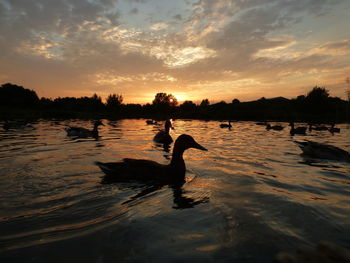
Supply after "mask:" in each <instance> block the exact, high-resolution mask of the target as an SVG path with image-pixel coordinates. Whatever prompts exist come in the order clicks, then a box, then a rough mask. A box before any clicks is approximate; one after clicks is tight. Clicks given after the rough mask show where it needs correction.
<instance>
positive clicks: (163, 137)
mask: <svg viewBox="0 0 350 263" xmlns="http://www.w3.org/2000/svg"><path fill="white" fill-rule="evenodd" d="M170 128H173V126H172V125H171V122H170V120H166V121H165V125H164V130H161V131H159V132H158V133H157V134H156V135H155V136H154V138H153V140H154V141H155V142H157V143H163V144H170V143H172V142H173V138H171V136H170V134H169V131H170Z"/></svg>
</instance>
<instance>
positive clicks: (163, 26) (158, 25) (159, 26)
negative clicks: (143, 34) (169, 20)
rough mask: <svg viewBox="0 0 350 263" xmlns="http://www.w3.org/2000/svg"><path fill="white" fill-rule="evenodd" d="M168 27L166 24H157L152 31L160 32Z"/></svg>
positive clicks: (152, 27)
mask: <svg viewBox="0 0 350 263" xmlns="http://www.w3.org/2000/svg"><path fill="white" fill-rule="evenodd" d="M167 27H168V24H166V23H156V24H153V25H152V26H151V27H150V29H151V30H154V31H159V30H164V29H166V28H167Z"/></svg>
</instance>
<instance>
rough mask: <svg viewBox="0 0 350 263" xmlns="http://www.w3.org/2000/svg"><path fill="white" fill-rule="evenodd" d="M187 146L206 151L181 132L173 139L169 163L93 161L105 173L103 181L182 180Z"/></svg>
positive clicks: (165, 181) (140, 160)
mask: <svg viewBox="0 0 350 263" xmlns="http://www.w3.org/2000/svg"><path fill="white" fill-rule="evenodd" d="M189 148H195V149H199V150H202V151H207V149H206V148H204V147H203V146H201V145H200V144H198V143H197V142H196V141H195V140H194V139H193V137H192V136H190V135H187V134H182V135H180V136H179V137H178V138H177V139H176V141H175V145H174V149H173V154H172V158H171V161H170V164H167V165H164V164H160V163H157V162H155V161H151V160H142V159H123V160H122V161H121V162H114V163H102V162H95V164H96V165H97V166H99V167H100V169H101V170H102V171H103V172H104V173H105V174H106V176H105V182H123V181H124V182H125V181H129V180H138V181H148V182H149V181H153V182H159V183H171V182H183V181H184V180H185V173H186V165H185V161H184V159H183V153H184V151H185V150H187V149H189Z"/></svg>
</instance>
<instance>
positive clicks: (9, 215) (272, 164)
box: [0, 119, 350, 263]
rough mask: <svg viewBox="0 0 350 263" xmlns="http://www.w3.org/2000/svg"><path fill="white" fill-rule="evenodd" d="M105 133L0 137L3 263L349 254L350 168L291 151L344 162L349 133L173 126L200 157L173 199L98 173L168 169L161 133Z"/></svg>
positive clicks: (56, 123)
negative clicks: (307, 248) (133, 162)
mask: <svg viewBox="0 0 350 263" xmlns="http://www.w3.org/2000/svg"><path fill="white" fill-rule="evenodd" d="M102 121H103V123H104V125H105V126H100V128H99V131H100V133H99V134H100V137H99V138H98V139H97V140H96V139H88V138H87V139H72V138H69V137H67V135H66V132H65V130H64V128H65V127H67V126H68V125H75V126H82V127H87V128H90V127H92V122H91V121H86V120H39V121H36V122H33V123H31V126H29V127H22V128H17V129H12V130H8V131H5V130H1V131H0V139H1V140H0V167H1V170H0V180H1V184H0V205H1V210H0V233H1V237H0V260H1V262H97V263H102V262H201V263H203V262H271V260H272V258H273V257H274V255H275V254H276V253H278V252H279V251H293V250H295V249H297V248H298V247H300V246H304V245H312V244H314V243H317V242H319V241H320V240H328V241H331V242H334V243H336V244H338V245H341V246H345V247H349V245H350V164H348V163H343V162H337V161H329V160H310V159H308V158H306V157H305V156H302V155H301V150H300V148H299V147H298V146H297V145H296V144H295V143H294V142H293V141H294V140H299V141H303V140H306V139H307V140H313V141H317V142H322V143H327V144H332V145H335V146H338V147H340V148H342V149H345V150H347V151H349V150H350V140H349V139H350V125H349V124H339V125H337V127H339V128H341V132H340V133H336V134H331V133H330V132H328V131H312V132H310V133H308V134H307V135H306V136H300V135H299V136H297V135H296V136H291V135H290V134H289V127H288V124H287V123H279V124H281V125H282V126H284V127H285V128H284V130H282V131H267V130H266V129H265V127H264V126H259V125H256V124H255V123H254V122H234V123H233V128H232V129H227V128H225V129H221V128H220V127H219V124H220V122H218V121H199V120H174V121H173V126H174V128H175V130H172V131H171V136H172V137H173V138H174V139H176V138H177V137H178V136H179V135H181V134H183V133H186V134H189V135H192V136H193V137H194V139H195V140H196V141H197V142H198V143H200V144H201V145H202V146H204V147H206V148H207V149H208V151H207V152H204V151H200V150H197V149H189V150H187V151H186V152H185V154H184V159H185V162H186V166H187V173H186V183H185V184H184V185H183V186H182V187H179V188H174V187H171V186H167V185H165V186H163V187H153V186H152V185H147V184H142V183H138V182H130V183H128V182H125V183H114V184H103V183H102V179H103V173H102V172H101V170H100V169H99V168H98V167H97V166H96V165H95V164H94V162H95V161H102V162H109V161H118V160H120V159H122V158H125V157H129V158H143V159H151V160H154V161H157V162H160V163H163V164H166V163H168V162H169V160H170V158H171V150H172V147H173V144H171V145H170V149H167V148H164V147H163V146H161V145H157V144H155V143H154V142H153V141H152V138H153V136H154V135H155V133H156V132H157V131H158V129H161V128H162V126H158V125H147V124H146V122H145V120H144V119H136V120H135V119H125V120H117V121H108V120H102ZM298 125H301V124H300V123H296V126H298Z"/></svg>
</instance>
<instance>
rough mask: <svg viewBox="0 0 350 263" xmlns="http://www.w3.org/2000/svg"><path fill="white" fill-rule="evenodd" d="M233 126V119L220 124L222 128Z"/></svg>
mask: <svg viewBox="0 0 350 263" xmlns="http://www.w3.org/2000/svg"><path fill="white" fill-rule="evenodd" d="M231 127H232V125H231V121H228V124H227V123H221V124H220V128H231Z"/></svg>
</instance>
